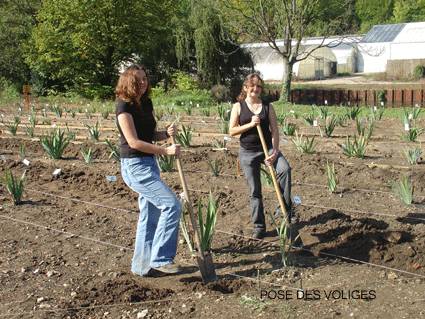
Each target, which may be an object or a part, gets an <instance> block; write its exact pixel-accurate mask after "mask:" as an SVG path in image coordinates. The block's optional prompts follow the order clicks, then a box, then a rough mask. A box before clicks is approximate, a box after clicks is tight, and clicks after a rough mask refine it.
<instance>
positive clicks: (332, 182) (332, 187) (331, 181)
mask: <svg viewBox="0 0 425 319" xmlns="http://www.w3.org/2000/svg"><path fill="white" fill-rule="evenodd" d="M326 175H327V177H328V189H329V191H330V192H331V193H335V192H336V189H337V184H338V180H337V177H336V173H335V164H334V163H332V166H331V165H329V162H326Z"/></svg>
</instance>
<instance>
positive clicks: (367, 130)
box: [356, 118, 375, 140]
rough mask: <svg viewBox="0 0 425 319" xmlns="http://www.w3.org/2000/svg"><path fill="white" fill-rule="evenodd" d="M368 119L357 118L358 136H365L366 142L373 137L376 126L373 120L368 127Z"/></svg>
mask: <svg viewBox="0 0 425 319" xmlns="http://www.w3.org/2000/svg"><path fill="white" fill-rule="evenodd" d="M366 122H367V119H366V118H361V119H360V118H356V129H357V134H358V135H359V136H364V137H365V138H366V140H369V139H370V138H371V137H372V133H373V128H374V126H375V123H374V122H373V120H371V121H370V123H369V125H368V126H367V125H366Z"/></svg>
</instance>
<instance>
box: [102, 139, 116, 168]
mask: <svg viewBox="0 0 425 319" xmlns="http://www.w3.org/2000/svg"><path fill="white" fill-rule="evenodd" d="M105 144H106V146H107V147H108V149H109V151H110V152H111V153H110V154H109V159H111V158H113V159H114V160H115V161H117V162H119V161H120V152H119V149H118V146H116V145H115V144H113V143H112V142H111V141H110V140H109V139H106V140H105Z"/></svg>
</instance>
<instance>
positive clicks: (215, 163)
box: [208, 159, 221, 177]
mask: <svg viewBox="0 0 425 319" xmlns="http://www.w3.org/2000/svg"><path fill="white" fill-rule="evenodd" d="M208 166H209V167H210V170H211V174H212V176H214V177H217V176H218V175H220V172H221V162H220V161H219V160H218V159H215V160H208Z"/></svg>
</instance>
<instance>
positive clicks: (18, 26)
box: [0, 0, 40, 88]
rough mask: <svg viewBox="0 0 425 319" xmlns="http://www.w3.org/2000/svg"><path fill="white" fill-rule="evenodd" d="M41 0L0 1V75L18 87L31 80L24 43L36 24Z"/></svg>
mask: <svg viewBox="0 0 425 319" xmlns="http://www.w3.org/2000/svg"><path fill="white" fill-rule="evenodd" d="M39 3H40V0H4V1H1V2H0V12H1V15H0V43H1V46H0V75H1V77H3V78H5V79H6V80H8V81H10V82H12V83H14V84H15V85H16V86H17V87H18V88H21V87H22V84H24V83H25V82H26V81H28V80H29V77H30V76H29V75H30V71H29V68H28V66H27V65H26V63H25V59H24V45H25V43H26V41H28V38H29V37H30V35H31V29H32V27H33V26H34V25H35V14H36V10H37V8H38V7H39Z"/></svg>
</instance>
